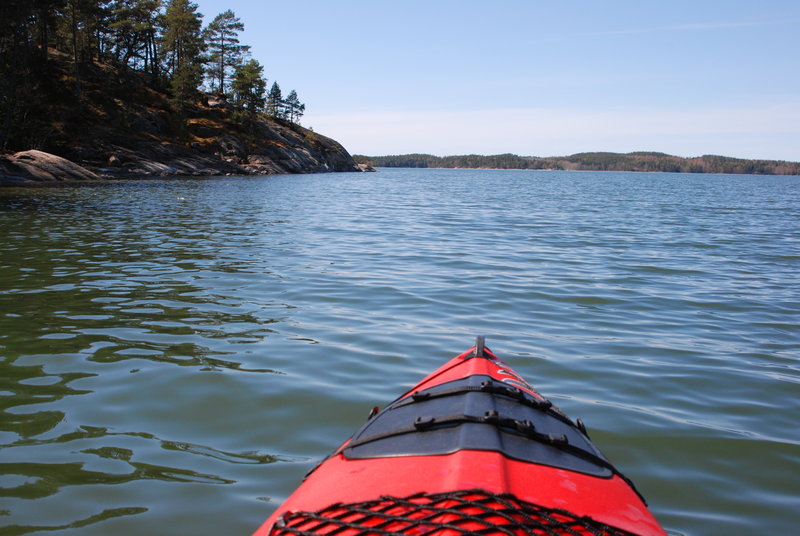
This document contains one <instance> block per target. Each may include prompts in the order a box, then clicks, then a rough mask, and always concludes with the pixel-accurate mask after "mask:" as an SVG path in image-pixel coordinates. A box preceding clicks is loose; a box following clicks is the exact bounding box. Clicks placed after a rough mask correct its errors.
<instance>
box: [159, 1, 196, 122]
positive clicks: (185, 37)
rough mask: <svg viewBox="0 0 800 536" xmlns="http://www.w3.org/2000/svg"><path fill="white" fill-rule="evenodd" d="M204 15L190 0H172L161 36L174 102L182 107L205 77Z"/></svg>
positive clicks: (178, 106)
mask: <svg viewBox="0 0 800 536" xmlns="http://www.w3.org/2000/svg"><path fill="white" fill-rule="evenodd" d="M201 26H202V15H201V14H200V13H198V12H197V4H193V3H191V2H189V0H170V1H169V4H167V10H166V13H165V14H164V33H163V34H162V36H161V43H162V49H163V54H164V57H165V59H166V65H167V72H168V75H169V77H170V85H171V87H172V99H173V104H175V105H176V107H177V108H179V109H183V108H184V107H185V106H186V105H187V104H188V103H189V101H190V100H191V98H192V96H193V95H194V93H195V92H196V91H197V87H198V86H199V85H200V82H201V81H202V76H203V71H202V63H203V58H202V53H203V51H204V48H205V45H204V43H203V39H202V34H201V31H200V28H201Z"/></svg>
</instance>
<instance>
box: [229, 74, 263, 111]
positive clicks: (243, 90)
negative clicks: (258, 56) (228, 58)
mask: <svg viewBox="0 0 800 536" xmlns="http://www.w3.org/2000/svg"><path fill="white" fill-rule="evenodd" d="M263 74H264V67H262V65H261V64H260V63H258V62H257V61H256V60H253V59H251V60H250V61H248V62H247V63H242V64H240V65H239V66H238V67H237V68H236V73H235V74H234V77H233V82H232V84H231V87H232V89H233V98H234V101H235V102H236V103H237V104H239V105H240V106H242V107H243V108H244V109H245V110H247V111H248V112H249V114H250V116H251V117H252V118H255V116H256V114H257V113H258V112H261V111H262V110H263V109H264V105H265V104H266V97H265V93H266V90H267V81H266V79H265V78H264V76H263Z"/></svg>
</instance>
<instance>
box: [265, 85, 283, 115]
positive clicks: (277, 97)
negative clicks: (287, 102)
mask: <svg viewBox="0 0 800 536" xmlns="http://www.w3.org/2000/svg"><path fill="white" fill-rule="evenodd" d="M266 111H267V115H269V116H272V117H275V118H278V119H284V118H285V117H286V108H285V106H284V102H283V94H282V93H281V86H279V85H278V82H273V83H272V87H271V88H270V89H269V94H268V95H267V110H266Z"/></svg>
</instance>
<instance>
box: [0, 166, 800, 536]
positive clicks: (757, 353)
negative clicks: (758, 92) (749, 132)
mask: <svg viewBox="0 0 800 536" xmlns="http://www.w3.org/2000/svg"><path fill="white" fill-rule="evenodd" d="M477 335H484V336H486V340H487V346H488V347H489V348H490V349H491V350H492V351H493V352H495V353H496V354H498V355H499V356H500V357H501V358H502V359H503V360H504V361H506V362H507V363H508V364H509V365H510V366H511V367H513V368H514V369H515V370H516V371H517V372H518V373H519V374H520V375H522V376H523V377H525V378H526V379H527V380H528V381H529V382H530V383H532V384H533V385H534V386H535V387H536V389H537V390H538V391H539V392H541V393H542V394H543V395H544V396H546V397H548V398H550V399H551V400H552V401H553V402H554V403H555V404H556V405H557V406H559V407H560V408H561V409H562V410H564V411H565V412H566V413H567V414H569V415H570V416H571V417H573V418H581V419H582V420H583V421H584V422H585V423H586V426H587V428H588V431H589V434H590V435H591V437H592V439H593V441H594V442H595V443H596V444H597V445H598V447H599V448H600V449H601V450H602V451H603V452H604V454H605V455H606V456H607V457H608V458H610V459H611V460H612V461H613V462H614V463H615V464H616V465H617V467H618V468H619V469H620V470H621V471H622V472H623V473H624V474H625V475H626V476H628V477H629V478H630V479H632V480H633V481H634V482H635V483H636V485H637V488H638V489H639V491H640V492H641V493H642V494H643V495H644V496H645V497H646V499H647V500H648V503H649V506H650V509H651V510H652V511H653V513H654V514H655V516H656V517H657V519H658V520H659V521H660V522H661V524H662V525H663V526H664V527H665V528H666V530H667V532H668V534H670V535H671V536H716V535H720V534H725V535H727V536H738V535H741V536H745V535H753V534H787V535H788V534H798V533H800V177H777V176H752V175H699V174H698V175H694V174H669V173H613V172H569V171H522V170H454V169H379V170H378V172H377V173H338V174H311V175H277V176H267V177H209V178H191V179H143V180H130V181H115V182H110V183H101V184H94V183H93V184H63V185H60V186H55V187H46V188H16V187H9V188H3V189H0V535H3V536H11V535H14V536H16V535H27V534H48V535H55V536H68V535H69V536H100V535H102V536H106V535H108V534H114V535H116V536H127V535H131V536H133V535H137V536H138V535H141V534H157V535H175V536H181V535H186V536H189V535H191V536H203V535H209V536H210V535H217V534H226V535H233V534H240V535H249V534H251V533H252V532H253V531H254V530H255V529H256V528H257V527H258V526H259V525H260V524H261V522H263V521H264V519H266V517H267V516H269V514H270V513H271V512H272V511H273V510H274V509H275V508H276V507H277V506H278V505H279V504H280V503H281V502H282V501H283V500H284V499H285V498H286V497H287V496H288V495H289V494H290V493H291V492H292V490H293V489H294V488H295V487H296V486H297V485H298V484H299V483H300V482H301V480H302V479H303V476H304V475H305V474H306V472H308V471H309V470H310V469H311V468H312V467H314V466H315V464H316V463H317V462H318V461H319V460H321V459H322V458H324V457H325V456H326V455H328V454H329V453H330V452H331V451H332V450H334V449H335V448H336V447H337V446H338V445H339V444H340V443H341V442H342V441H344V440H345V439H346V438H347V437H349V436H350V434H352V433H353V432H354V431H355V430H356V429H357V428H358V427H359V426H360V425H361V424H362V423H363V422H364V421H365V420H366V418H367V415H368V413H369V411H370V409H371V408H372V407H373V406H376V405H377V406H383V405H385V404H386V403H388V402H390V401H391V400H393V399H394V398H395V397H396V396H398V395H400V394H401V393H402V392H403V391H404V390H405V389H408V388H409V387H410V386H411V385H413V384H414V383H416V382H417V381H418V380H419V379H421V378H422V377H423V376H425V375H426V374H427V373H428V372H430V371H432V370H433V369H434V368H436V367H438V366H439V365H441V364H442V363H443V362H444V361H445V360H447V359H449V358H450V357H452V356H454V355H456V354H459V353H461V352H464V351H466V350H468V349H469V348H470V347H471V346H472V345H473V343H474V340H475V337H476V336H477Z"/></svg>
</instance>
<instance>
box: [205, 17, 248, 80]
mask: <svg viewBox="0 0 800 536" xmlns="http://www.w3.org/2000/svg"><path fill="white" fill-rule="evenodd" d="M241 31H244V24H242V21H241V20H239V17H237V16H236V15H235V14H234V13H233V11H231V10H230V9H229V10H227V11H224V12H222V13H220V14H219V15H217V16H216V17H214V20H213V21H211V24H209V25H208V28H206V29H205V32H204V37H205V41H206V43H207V45H208V50H209V58H208V63H209V69H208V75H209V78H210V81H211V89H212V90H213V91H218V92H219V93H225V92H226V91H227V90H228V85H227V83H226V80H227V79H228V78H229V73H230V72H232V71H235V70H236V68H237V66H238V65H239V64H240V63H242V58H243V56H244V54H245V53H246V52H247V51H248V50H249V49H250V47H249V46H247V45H240V44H239V38H238V34H239V32H241Z"/></svg>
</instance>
